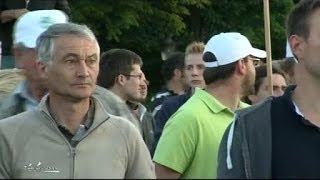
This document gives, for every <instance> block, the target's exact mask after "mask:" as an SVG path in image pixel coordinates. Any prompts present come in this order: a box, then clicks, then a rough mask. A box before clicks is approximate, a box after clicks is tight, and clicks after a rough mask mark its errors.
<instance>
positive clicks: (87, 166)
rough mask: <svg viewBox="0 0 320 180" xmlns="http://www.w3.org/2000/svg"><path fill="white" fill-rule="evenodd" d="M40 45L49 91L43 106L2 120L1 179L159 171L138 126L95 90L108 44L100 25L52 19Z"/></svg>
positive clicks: (42, 72) (130, 175)
mask: <svg viewBox="0 0 320 180" xmlns="http://www.w3.org/2000/svg"><path fill="white" fill-rule="evenodd" d="M36 50H37V54H38V58H39V61H38V62H37V65H38V66H37V67H38V70H39V73H40V77H41V78H43V79H45V80H46V82H47V87H48V91H49V93H48V95H46V96H45V97H44V98H42V100H41V102H40V104H39V105H38V107H37V108H36V109H34V110H32V111H27V112H24V113H21V114H19V115H16V116H13V117H10V118H8V119H4V120H2V121H0V147H1V150H0V178H14V179H15V178H22V179H29V178H39V179H43V178H52V179H53V178H54V179H57V178H59V179H60V178H65V179H67V178H68V179H71V178H72V179H74V178H83V179H89V178H90V179H91V178H96V179H100V178H102V179H107V178H112V179H120V178H121V179H123V178H133V179H142V178H147V179H151V178H155V172H154V166H153V163H152V160H151V157H150V155H149V153H148V149H147V147H146V145H145V144H144V142H143V139H142V137H141V135H140V134H139V131H138V130H137V128H136V127H135V126H134V125H133V124H132V123H130V122H128V120H126V119H123V118H121V117H117V116H113V115H111V114H109V113H107V112H106V110H105V109H104V107H103V105H102V104H101V102H100V100H99V99H98V98H96V97H95V96H93V93H94V91H95V88H96V80H97V76H98V73H99V59H100V58H99V56H100V48H99V45H98V42H97V40H96V38H95V36H94V34H93V33H92V31H91V30H90V29H89V28H88V27H87V26H84V25H78V24H73V23H64V24H56V25H52V26H50V27H49V29H48V30H47V31H45V32H44V33H42V34H41V35H40V37H39V38H38V40H37V47H36ZM8 142H9V143H8Z"/></svg>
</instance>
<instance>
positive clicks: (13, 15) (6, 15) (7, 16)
mask: <svg viewBox="0 0 320 180" xmlns="http://www.w3.org/2000/svg"><path fill="white" fill-rule="evenodd" d="M26 12H28V10H27V9H25V8H23V9H10V10H3V11H1V23H6V22H10V21H12V20H15V19H18V18H19V17H20V16H21V15H23V14H24V13H26Z"/></svg>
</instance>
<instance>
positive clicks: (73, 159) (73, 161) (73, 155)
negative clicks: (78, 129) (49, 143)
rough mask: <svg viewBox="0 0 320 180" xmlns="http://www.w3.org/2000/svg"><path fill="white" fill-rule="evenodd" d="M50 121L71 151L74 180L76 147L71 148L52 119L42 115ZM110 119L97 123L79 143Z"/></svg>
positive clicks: (73, 177)
mask: <svg viewBox="0 0 320 180" xmlns="http://www.w3.org/2000/svg"><path fill="white" fill-rule="evenodd" d="M44 114H45V115H46V116H47V117H48V118H49V119H50V120H51V123H53V124H54V127H55V128H56V130H57V131H58V133H59V134H60V136H62V138H63V139H64V141H65V142H66V143H67V145H68V147H69V149H70V150H71V156H72V160H71V161H72V162H71V171H72V172H71V173H72V174H71V179H75V158H76V154H77V153H76V147H72V146H71V144H70V143H69V141H68V140H67V139H66V137H65V136H64V135H63V134H62V132H61V131H60V130H59V128H58V127H57V126H56V122H55V121H54V119H52V117H51V116H49V115H48V114H47V113H44ZM109 118H110V117H108V118H107V119H105V120H104V121H102V122H101V123H99V124H98V125H97V126H96V127H94V128H93V129H91V130H90V131H89V132H87V133H86V134H85V136H83V137H82V138H81V139H80V140H79V143H80V142H81V141H82V140H83V139H84V138H86V137H87V136H88V135H89V134H90V133H92V132H93V131H94V130H95V129H97V128H98V127H99V126H100V125H101V124H102V123H104V122H105V121H107V120H108V119H109Z"/></svg>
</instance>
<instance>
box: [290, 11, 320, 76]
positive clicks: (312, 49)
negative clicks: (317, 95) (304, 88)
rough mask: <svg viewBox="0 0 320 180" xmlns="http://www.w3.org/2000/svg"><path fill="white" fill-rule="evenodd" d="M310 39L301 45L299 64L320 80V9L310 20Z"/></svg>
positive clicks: (297, 53) (298, 54)
mask: <svg viewBox="0 0 320 180" xmlns="http://www.w3.org/2000/svg"><path fill="white" fill-rule="evenodd" d="M309 22H310V23H309V27H310V33H309V38H308V39H307V40H306V41H305V40H303V41H302V42H301V43H300V45H299V51H298V52H295V54H296V55H297V56H298V59H299V60H300V61H299V64H300V63H301V64H302V65H301V66H304V68H305V70H306V71H307V72H308V74H309V75H311V76H313V77H315V78H317V79H319V78H320V63H319V62H320V36H319V34H320V9H318V10H316V11H315V12H314V14H313V15H311V18H310V20H309Z"/></svg>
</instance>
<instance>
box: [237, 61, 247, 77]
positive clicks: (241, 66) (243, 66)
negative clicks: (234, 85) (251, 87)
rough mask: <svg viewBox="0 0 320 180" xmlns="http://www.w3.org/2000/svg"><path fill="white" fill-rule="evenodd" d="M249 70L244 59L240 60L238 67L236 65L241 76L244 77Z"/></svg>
mask: <svg viewBox="0 0 320 180" xmlns="http://www.w3.org/2000/svg"><path fill="white" fill-rule="evenodd" d="M246 69H247V66H246V63H245V61H244V60H243V59H240V60H239V61H238V62H237V65H236V71H237V72H238V73H239V74H241V75H244V74H246V71H247V70H246Z"/></svg>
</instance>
